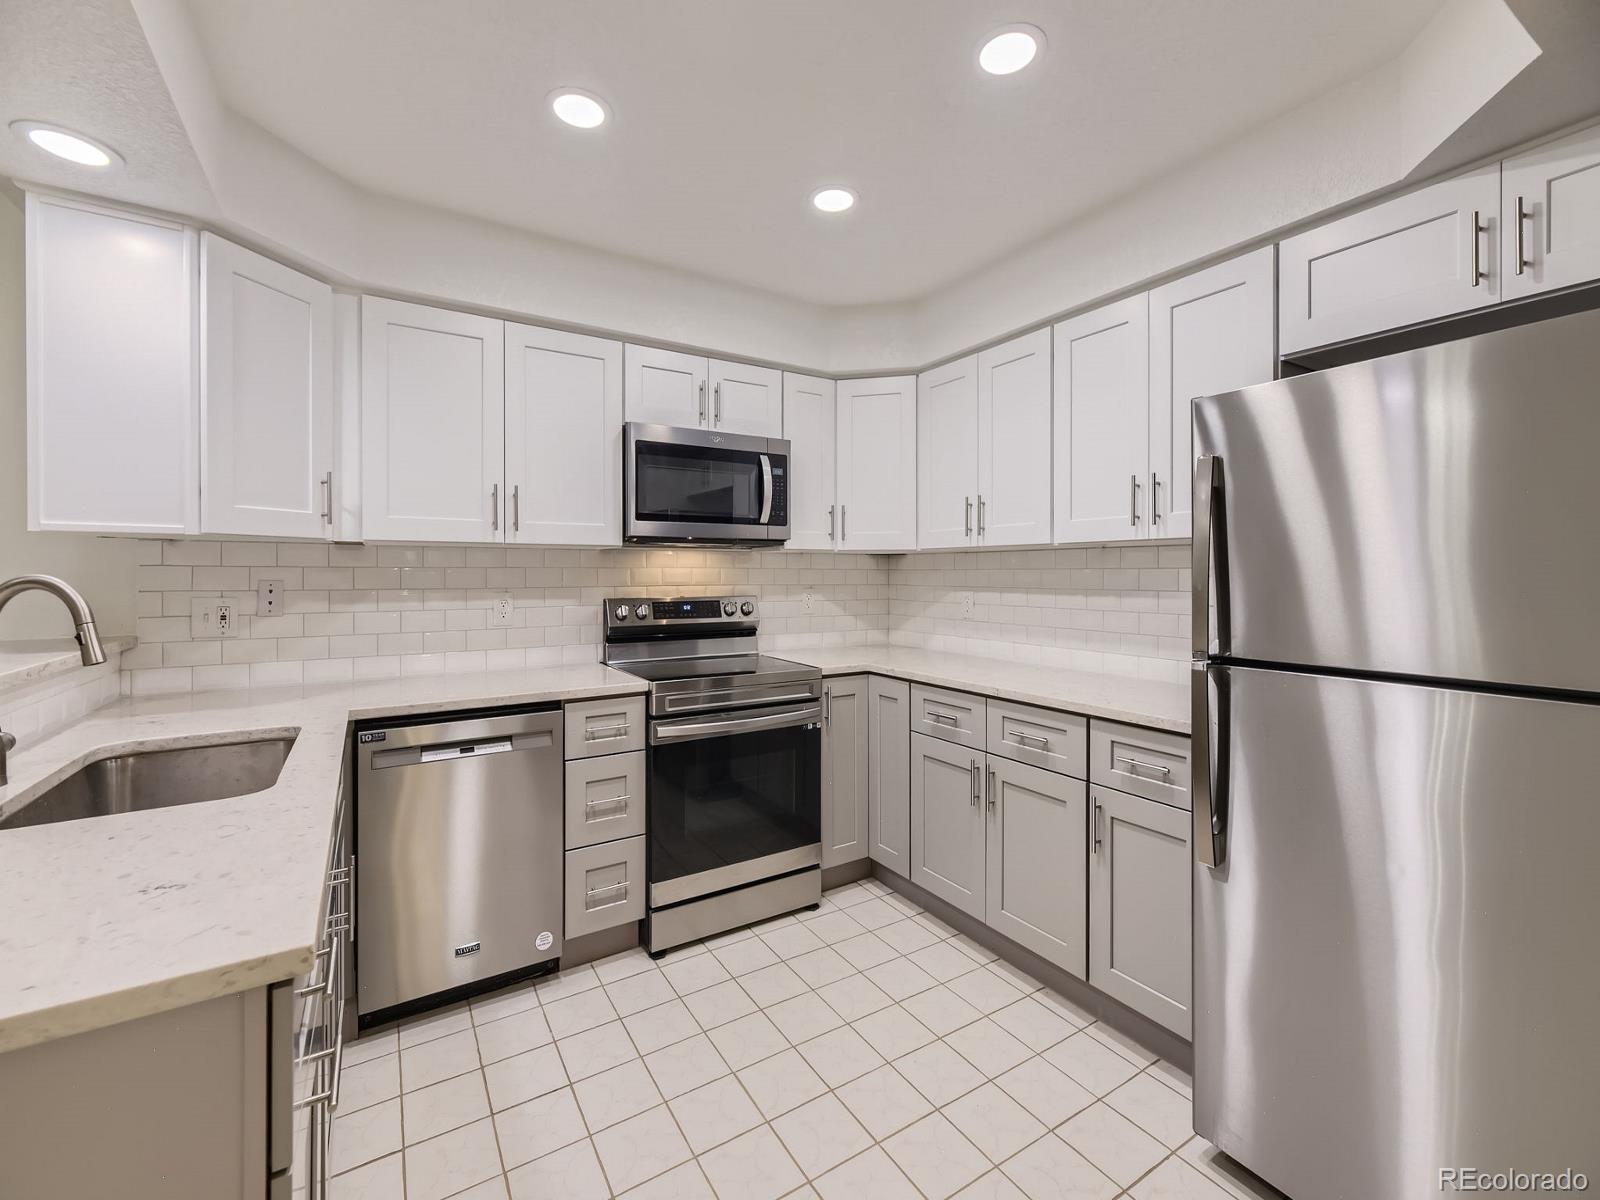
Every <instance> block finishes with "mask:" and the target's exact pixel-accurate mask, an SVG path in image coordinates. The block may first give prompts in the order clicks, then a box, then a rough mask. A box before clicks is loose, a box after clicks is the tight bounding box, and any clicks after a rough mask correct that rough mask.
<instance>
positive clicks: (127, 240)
mask: <svg viewBox="0 0 1600 1200" xmlns="http://www.w3.org/2000/svg"><path fill="white" fill-rule="evenodd" d="M26 208H27V233H26V250H27V262H26V276H27V346H28V350H27V354H28V528H29V529H43V530H82V531H88V532H94V533H111V534H139V533H151V534H160V535H162V536H166V537H171V536H174V535H177V534H184V533H194V532H196V531H197V530H198V529H199V523H200V487H199V411H198V404H199V393H198V383H197V380H196V370H195V365H196V353H195V341H194V337H195V327H196V324H197V316H198V314H197V294H196V293H197V289H196V287H195V278H196V271H195V262H196V255H197V253H198V250H197V245H196V238H195V233H194V231H193V230H192V229H188V228H185V227H184V226H183V225H181V224H179V223H178V222H176V221H167V220H162V219H160V218H156V217H147V216H144V215H142V214H138V213H132V212H124V211H121V210H118V209H114V208H109V207H104V206H101V205H97V204H90V203H85V202H82V201H77V200H66V199H61V198H58V197H54V196H45V195H39V194H36V193H33V192H29V193H28V195H27V201H26Z"/></svg>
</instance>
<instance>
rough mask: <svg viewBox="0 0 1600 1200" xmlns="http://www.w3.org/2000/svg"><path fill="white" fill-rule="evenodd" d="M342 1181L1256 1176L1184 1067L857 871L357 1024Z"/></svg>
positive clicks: (909, 1186)
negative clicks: (795, 898) (1199, 1129)
mask: <svg viewBox="0 0 1600 1200" xmlns="http://www.w3.org/2000/svg"><path fill="white" fill-rule="evenodd" d="M332 1168H333V1171H334V1172H335V1175H334V1178H333V1181H332V1185H331V1189H330V1190H331V1193H332V1196H333V1197H334V1200H358V1198H359V1200H445V1198H446V1197H459V1198H461V1200H492V1198H499V1200H505V1198H506V1197H508V1196H509V1197H511V1198H512V1200H534V1198H536V1197H538V1198H543V1197H550V1198H552V1200H588V1198H589V1197H609V1196H624V1195H625V1196H628V1197H640V1198H643V1197H653V1198H662V1197H717V1198H718V1200H777V1198H778V1197H782V1196H795V1197H816V1196H821V1197H823V1198H824V1200H838V1198H846V1200H848V1198H854V1197H871V1200H897V1198H899V1197H909V1198H913V1200H914V1198H917V1197H925V1198H927V1200H943V1198H944V1197H947V1196H953V1195H954V1196H960V1197H963V1198H969V1197H985V1198H996V1200H1004V1198H1013V1200H1014V1198H1016V1197H1028V1198H1030V1200H1047V1198H1049V1200H1056V1198H1061V1200H1069V1198H1070V1200H1112V1198H1113V1197H1118V1196H1121V1197H1130V1198H1132V1200H1258V1198H1261V1197H1268V1196H1272V1195H1275V1193H1271V1192H1269V1191H1267V1190H1264V1189H1261V1188H1260V1187H1259V1185H1256V1186H1252V1185H1251V1184H1250V1183H1247V1182H1244V1181H1243V1180H1242V1179H1241V1177H1239V1176H1238V1175H1237V1174H1236V1173H1234V1172H1233V1171H1232V1170H1230V1165H1229V1164H1228V1163H1227V1161H1226V1160H1225V1159H1224V1160H1218V1159H1217V1156H1216V1152H1215V1150H1214V1149H1213V1148H1212V1147H1211V1146H1209V1145H1208V1144H1207V1143H1205V1142H1204V1141H1202V1140H1201V1139H1200V1138H1197V1137H1195V1136H1194V1135H1193V1133H1192V1132H1191V1127H1190V1114H1189V1080H1188V1077H1187V1076H1186V1075H1185V1074H1184V1073H1183V1072H1182V1071H1181V1070H1179V1069H1177V1068H1176V1067H1173V1066H1172V1065H1170V1064H1168V1063H1165V1062H1162V1061H1160V1060H1158V1059H1153V1058H1152V1057H1151V1056H1150V1055H1149V1054H1147V1053H1145V1052H1144V1051H1143V1050H1142V1049H1140V1048H1139V1047H1138V1046H1137V1045H1136V1044H1134V1043H1133V1042H1131V1041H1129V1040H1128V1039H1126V1038H1124V1037H1122V1036H1121V1035H1119V1034H1117V1033H1116V1032H1115V1031H1113V1030H1110V1029H1108V1028H1106V1027H1105V1026H1103V1025H1099V1024H1096V1023H1094V1022H1093V1021H1092V1020H1091V1018H1090V1017H1089V1015H1088V1014H1087V1013H1085V1012H1083V1011H1082V1010H1081V1009H1078V1008H1077V1007H1076V1006H1074V1005H1073V1004H1072V1003H1070V1002H1069V1001H1067V1000H1065V999H1063V998H1062V997H1060V996H1057V995H1056V994H1054V993H1053V992H1050V991H1048V990H1046V989H1044V988H1041V987H1040V985H1039V984H1038V983H1036V982H1035V981H1034V980H1032V979H1030V978H1028V977H1027V976H1026V975H1024V974H1023V973H1022V972H1020V971H1018V970H1016V969H1015V968H1013V967H1011V966H1009V965H1007V964H1004V963H1001V962H999V961H997V960H995V959H994V958H993V956H992V955H990V954H989V953H988V952H987V951H985V950H983V949H982V948H981V947H979V946H978V945H976V944H975V943H973V942H971V941H970V940H968V939H966V938H964V937H960V936H957V935H954V931H953V930H951V929H950V928H949V927H948V926H946V925H944V924H943V923H941V922H939V921H937V920H936V919H934V918H933V917H931V916H929V915H927V914H925V913H922V912H921V911H920V910H919V909H918V908H917V906H916V905H914V904H912V903H910V902H909V901H907V900H906V899H904V898H903V897H900V896H897V895H895V894H894V893H892V892H890V891H888V889H886V888H885V887H884V886H883V885H882V884H880V883H878V882H877V881H875V880H870V879H869V880H864V881H862V882H861V883H855V884H850V885H849V886H847V887H843V888H839V889H837V890H835V891H833V892H830V893H829V894H828V895H827V896H826V897H825V898H824V900H823V904H822V907H821V909H820V910H819V911H818V912H816V913H803V914H800V916H799V917H798V918H796V917H784V918H781V919H779V920H777V921H773V922H769V923H767V924H764V925H760V926H757V927H754V928H752V929H742V930H739V931H737V932H734V933H729V934H724V935H722V936H720V937H716V938H712V939H710V940H709V941H708V942H705V943H701V944H698V945H695V946H690V947H686V948H684V949H683V950H679V951H675V952H674V953H672V954H671V955H668V956H667V957H666V958H664V959H662V960H661V962H660V963H659V964H657V963H655V962H652V961H651V959H650V958H649V957H648V956H647V955H646V954H645V953H644V952H643V951H642V950H632V951H629V952H628V953H626V954H622V955H619V956H617V957H615V958H612V959H608V960H606V961H603V962H600V963H596V964H593V965H592V966H583V967H577V968H574V969H572V970H569V971H563V972H562V973H561V974H559V975H557V976H553V977H547V978H545V979H542V980H539V981H538V982H537V983H536V984H525V985H522V986H519V987H517V988H512V989H508V990H507V991H504V992H499V993H496V994H494V995H492V996H488V997H484V998H481V999H478V1000H475V1001H473V1002H472V1003H471V1004H470V1005H466V1004H464V1005H460V1006H457V1007H455V1008H452V1009H449V1010H446V1011H443V1012H438V1013H434V1014H430V1015H428V1016H426V1017H420V1018H418V1019H416V1020H413V1021H409V1022H406V1023H404V1024H402V1025H401V1026H400V1027H399V1028H398V1029H393V1028H391V1029H388V1030H386V1031H383V1032H381V1033H377V1034H374V1035H369V1036H368V1037H364V1038H362V1039H361V1040H360V1041H358V1042H355V1043H353V1044H351V1045H350V1046H348V1047H346V1051H345V1065H344V1078H343V1081H342V1095H341V1099H340V1104H339V1110H338V1114H337V1117H336V1119H335V1121H334V1129H333V1143H332Z"/></svg>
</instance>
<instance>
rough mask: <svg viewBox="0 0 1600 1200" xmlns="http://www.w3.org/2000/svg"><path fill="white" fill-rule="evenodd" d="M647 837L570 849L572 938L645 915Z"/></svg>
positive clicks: (568, 929) (569, 921)
mask: <svg viewBox="0 0 1600 1200" xmlns="http://www.w3.org/2000/svg"><path fill="white" fill-rule="evenodd" d="M644 889H645V881H644V838H643V837H631V838H623V839H622V840H621V841H617V842H604V843H602V844H601V845H598V846H584V847H583V848H582V849H580V850H568V851H567V898H566V899H567V919H566V933H567V936H568V937H569V938H575V937H582V936H583V935H584V934H586V933H595V932H597V931H598V930H601V929H612V928H615V927H616V926H618V925H626V924H627V923H628V922H629V921H638V920H641V919H643V917H644Z"/></svg>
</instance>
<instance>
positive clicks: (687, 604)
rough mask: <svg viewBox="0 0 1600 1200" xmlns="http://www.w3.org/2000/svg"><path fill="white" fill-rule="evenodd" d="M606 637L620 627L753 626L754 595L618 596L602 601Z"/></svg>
mask: <svg viewBox="0 0 1600 1200" xmlns="http://www.w3.org/2000/svg"><path fill="white" fill-rule="evenodd" d="M604 607H605V627H606V632H607V635H608V636H609V635H610V634H611V633H612V632H613V631H617V632H621V631H622V630H624V629H630V628H631V629H640V628H643V629H651V628H654V629H671V628H680V627H681V628H693V627H695V626H699V625H716V626H718V627H719V628H723V629H726V628H730V627H732V628H738V629H747V628H748V629H753V628H755V626H756V623H757V621H758V620H759V619H760V615H761V614H760V612H759V611H758V606H757V604H756V598H755V597H754V596H676V597H673V598H672V599H670V600H660V599H656V598H655V597H653V596H638V597H629V596H621V597H616V598H614V599H611V600H607V601H605V602H604Z"/></svg>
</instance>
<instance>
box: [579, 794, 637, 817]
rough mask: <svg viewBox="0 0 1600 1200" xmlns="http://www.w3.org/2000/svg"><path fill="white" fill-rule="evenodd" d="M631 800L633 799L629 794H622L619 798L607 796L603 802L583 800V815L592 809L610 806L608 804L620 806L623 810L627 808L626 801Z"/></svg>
mask: <svg viewBox="0 0 1600 1200" xmlns="http://www.w3.org/2000/svg"><path fill="white" fill-rule="evenodd" d="M632 799H633V796H632V795H631V794H629V793H623V794H622V795H620V796H608V797H606V799H604V800H585V801H584V802H583V811H584V813H585V815H587V814H588V813H589V812H591V811H592V810H594V809H597V808H605V807H606V806H607V805H610V804H620V805H622V806H623V807H624V808H626V807H627V806H628V801H630V800H632Z"/></svg>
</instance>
